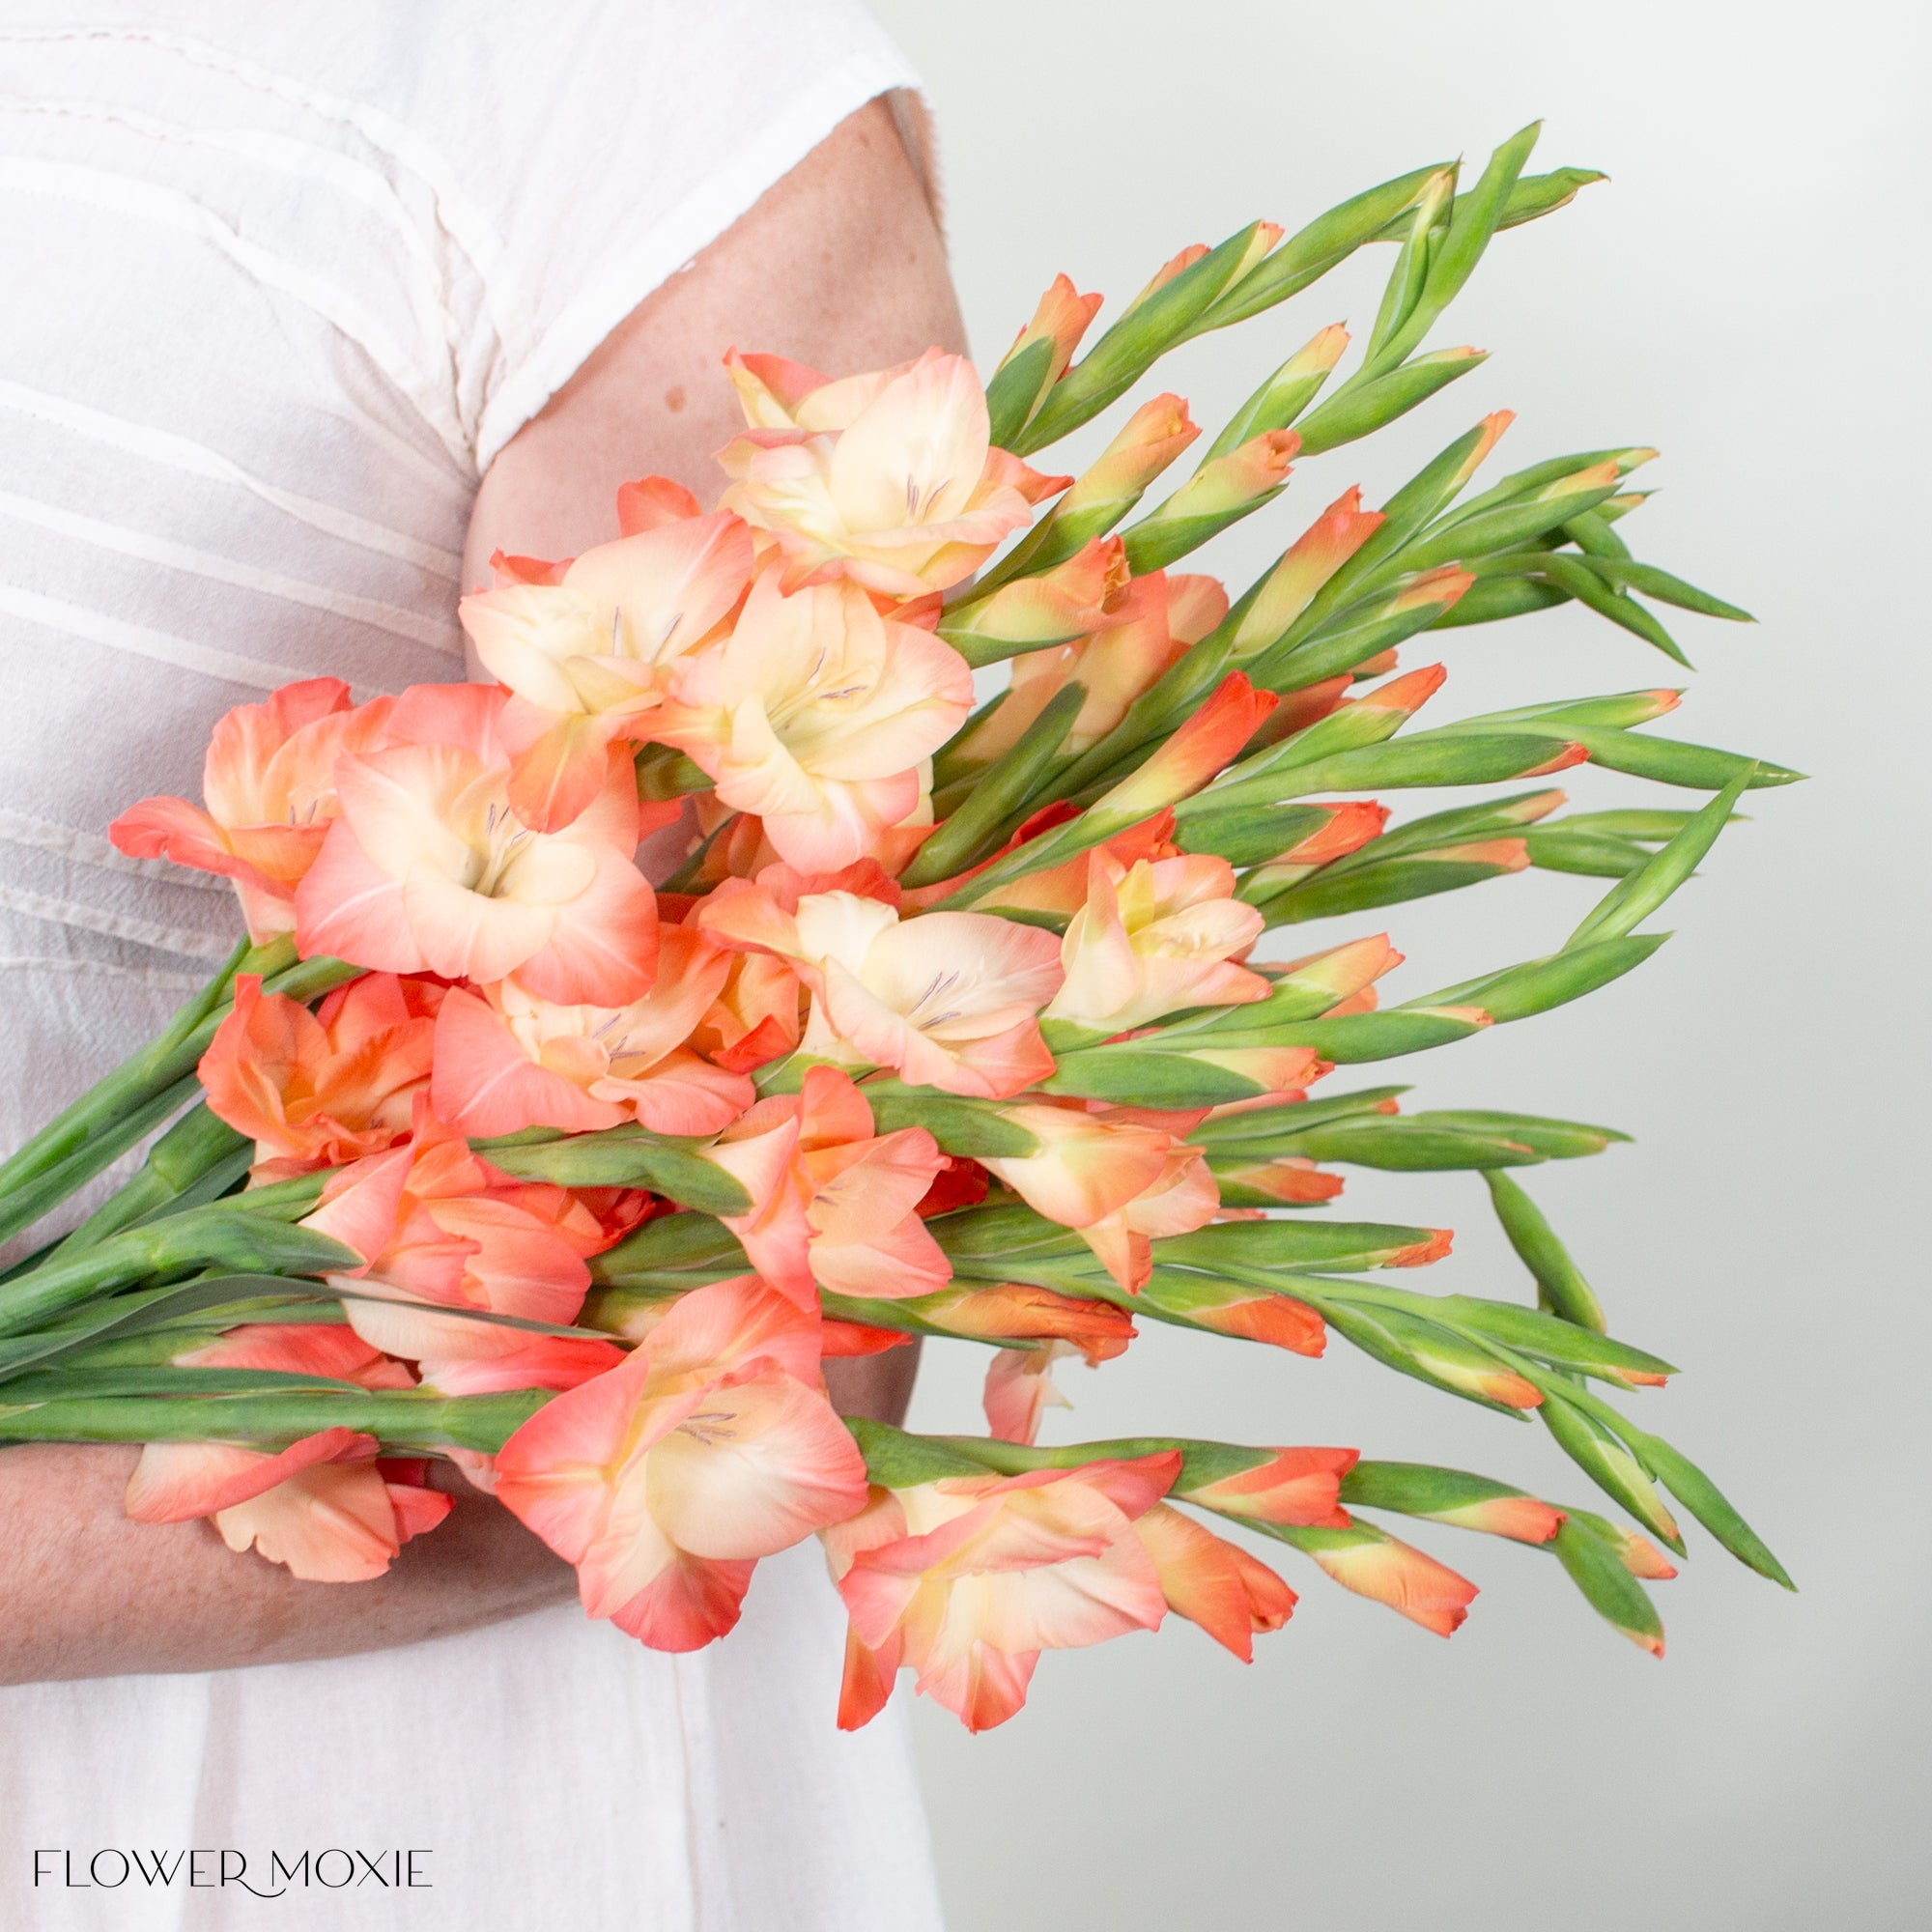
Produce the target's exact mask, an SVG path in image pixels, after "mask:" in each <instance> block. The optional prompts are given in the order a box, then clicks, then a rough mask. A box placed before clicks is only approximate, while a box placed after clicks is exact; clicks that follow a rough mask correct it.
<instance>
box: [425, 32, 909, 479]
mask: <svg viewBox="0 0 1932 1932" xmlns="http://www.w3.org/2000/svg"><path fill="white" fill-rule="evenodd" d="M478 14H480V15H482V16H483V17H485V18H490V17H494V18H495V20H496V21H497V22H498V23H500V25H501V26H502V28H503V31H501V32H497V33H490V34H488V35H487V39H486V40H483V41H481V42H479V40H477V39H471V40H470V41H469V44H468V45H467V46H466V47H465V48H464V49H463V52H462V54H461V56H460V57H459V58H458V60H457V61H456V62H455V63H453V65H454V66H455V68H456V69H457V70H458V71H459V73H460V85H461V88H462V90H463V95H464V99H463V102H462V121H463V140H462V144H461V145H462V147H463V149H464V162H465V166H464V172H465V174H466V175H467V176H468V177H469V184H470V187H471V191H472V193H473V194H474V195H475V197H476V199H477V200H478V201H480V203H481V204H482V206H483V209H484V210H485V211H487V214H488V216H489V225H490V227H491V228H492V229H494V231H495V237H496V241H497V245H496V248H495V250H494V253H493V259H491V260H490V261H488V262H487V263H485V264H479V265H478V266H479V267H480V268H481V270H482V296H483V301H482V307H481V312H480V313H479V314H478V315H477V317H476V322H475V327H474V328H473V329H472V330H471V331H469V341H468V342H467V343H459V344H458V345H456V347H457V378H458V388H459V399H458V407H459V412H460V413H461V414H462V415H464V416H465V417H467V418H468V422H469V425H470V433H471V436H472V438H473V442H474V448H475V464H476V469H477V473H478V474H481V472H482V471H483V470H485V469H488V468H489V465H490V462H491V460H492V459H493V458H494V457H495V456H496V454H497V451H498V450H499V449H501V448H502V447H503V445H504V444H505V443H506V442H507V441H509V440H510V438H511V437H513V436H514V435H515V434H516V433H517V431H518V430H519V429H521V428H522V427H523V425H524V424H525V423H526V422H527V421H528V420H529V419H530V418H531V417H532V416H533V415H535V414H536V413H537V412H538V411H540V410H541V409H542V408H543V406H544V404H545V403H546V402H547V401H548V400H549V399H550V398H551V397H552V396H553V395H554V394H555V392H556V391H557V390H558V389H559V388H561V387H562V386H563V384H565V383H566V382H568V381H569V379H570V377H571V376H572V375H573V374H574V373H575V372H576V370H577V369H578V368H579V367H580V366H581V365H582V362H583V360H584V358H585V357H586V356H588V355H590V353H591V352H592V351H593V350H594V349H595V348H596V347H597V346H598V344H599V343H601V342H602V341H603V340H604V338H605V337H606V336H607V335H609V334H610V332H611V329H613V328H614V327H616V326H617V324H618V323H620V322H621V321H622V320H623V319H624V317H625V316H627V315H628V314H630V312H631V311H632V310H633V309H634V308H636V307H637V305H638V304H639V302H640V301H641V300H642V299H643V298H645V297H646V296H648V295H649V294H650V293H651V291H652V290H654V289H656V288H658V287H660V286H661V285H662V284H663V283H665V282H666V281H668V280H669V278H670V277H671V276H672V275H674V274H676V273H677V271H678V270H680V269H681V268H683V267H684V266H685V265H686V264H687V263H689V262H690V261H691V260H692V258H693V257H694V256H696V254H697V253H698V251H699V250H700V249H702V248H703V247H704V246H705V244H706V243H707V242H709V241H713V240H715V239H716V238H717V237H718V236H719V235H721V234H723V233H724V231H725V229H726V228H728V227H729V226H730V225H731V223H732V222H733V221H735V220H736V219H737V218H738V216H739V215H741V214H743V213H745V211H746V210H747V209H749V208H750V207H751V206H752V204H753V202H754V201H756V200H757V198H758V197H759V195H761V194H762V193H763V192H764V191H765V189H766V188H768V187H770V186H771V185H772V184H773V183H774V182H776V181H778V180H780V179H781V177H782V176H784V175H785V174H787V173H789V172H790V170H791V169H792V168H793V167H795V166H796V165H797V164H798V162H799V161H801V160H803V159H804V157H805V156H807V155H808V154H809V153H810V151H811V150H812V149H813V148H814V147H816V146H817V145H818V143H819V142H820V141H822V140H824V139H825V137H826V136H827V135H828V134H830V133H831V132H832V130H833V129H834V128H837V127H838V124H839V123H840V122H841V121H842V120H844V119H845V118H846V116H847V115H849V114H851V113H853V112H854V111H855V110H856V109H858V108H860V107H862V106H864V105H865V104H866V102H867V101H868V100H871V99H875V98H877V97H878V96H880V95H885V94H890V95H893V96H894V97H895V107H896V108H897V110H898V113H899V118H900V125H901V128H902V130H908V129H910V130H912V131H913V132H914V133H915V140H914V143H913V148H914V159H915V163H916V165H921V166H922V167H923V161H924V156H923V153H921V152H919V151H918V150H919V147H920V140H919V138H918V137H919V136H921V135H923V108H922V107H921V106H920V104H919V103H918V101H917V99H916V98H915V97H914V96H913V95H912V94H911V92H910V90H913V89H916V88H917V86H918V80H917V77H916V75H915V74H914V72H913V70H912V68H911V66H910V65H909V64H908V62H907V61H906V59H905V56H904V55H903V54H901V53H900V52H899V50H898V48H897V47H896V46H895V44H894V43H893V42H892V41H891V40H890V39H889V38H888V37H887V36H886V34H885V33H884V31H883V30H882V29H881V28H880V27H879V26H878V25H877V23H876V22H875V21H874V20H873V19H872V18H871V16H870V15H869V14H867V12H866V11H865V10H864V8H863V7H862V6H860V5H859V4H858V0H562V4H555V0H554V4H552V5H550V6H547V7H544V8H542V9H536V8H530V7H528V6H527V5H526V4H522V5H519V6H517V7H516V8H515V9H514V11H512V10H510V9H506V8H497V7H492V6H486V7H484V8H482V9H479V10H478ZM470 17H471V18H472V20H474V19H476V18H477V15H475V14H472V15H471V16H470ZM449 78H450V80H451V82H452V83H456V82H457V81H458V74H451V75H450V76H449Z"/></svg>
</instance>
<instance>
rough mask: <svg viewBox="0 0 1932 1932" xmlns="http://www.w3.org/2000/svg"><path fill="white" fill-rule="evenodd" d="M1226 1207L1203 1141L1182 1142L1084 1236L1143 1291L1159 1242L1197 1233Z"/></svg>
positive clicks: (1118, 1276) (1116, 1274)
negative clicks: (1199, 1143)
mask: <svg viewBox="0 0 1932 1932" xmlns="http://www.w3.org/2000/svg"><path fill="white" fill-rule="evenodd" d="M1220 1211H1221V1193H1220V1189H1219V1188H1217V1187H1216V1186H1215V1184H1214V1176H1213V1174H1212V1173H1211V1171H1210V1170H1209V1168H1208V1156H1207V1154H1206V1153H1205V1152H1204V1151H1203V1150H1201V1149H1200V1148H1197V1147H1186V1146H1183V1145H1182V1144H1181V1143H1179V1142H1176V1143H1175V1144H1174V1145H1173V1146H1171V1147H1170V1148H1169V1149H1168V1151H1167V1158H1166V1159H1165V1160H1164V1161H1163V1162H1162V1163H1161V1170H1160V1172H1159V1174H1157V1175H1156V1176H1155V1177H1154V1178H1153V1179H1152V1180H1151V1181H1150V1182H1149V1183H1148V1184H1147V1186H1145V1187H1144V1188H1142V1189H1141V1191H1140V1192H1139V1193H1138V1194H1136V1195H1135V1196H1134V1197H1133V1199H1132V1200H1131V1201H1126V1202H1123V1203H1122V1205H1121V1206H1120V1207H1119V1208H1115V1209H1114V1210H1113V1212H1112V1213H1110V1214H1106V1215H1103V1216H1102V1217H1101V1218H1100V1219H1099V1220H1097V1221H1090V1222H1089V1223H1088V1224H1087V1225H1086V1226H1085V1227H1084V1228H1082V1229H1080V1230H1079V1235H1080V1238H1081V1239H1082V1240H1083V1241H1085V1242H1086V1243H1087V1245H1088V1246H1089V1247H1090V1248H1092V1249H1093V1250H1094V1254H1095V1255H1096V1256H1098V1257H1099V1260H1100V1263H1101V1264H1102V1265H1103V1266H1104V1267H1105V1268H1106V1270H1107V1272H1108V1273H1109V1274H1110V1275H1111V1276H1112V1277H1113V1278H1114V1280H1115V1282H1116V1283H1118V1284H1119V1285H1120V1286H1121V1287H1122V1288H1123V1289H1125V1290H1126V1291H1127V1293H1129V1294H1138V1293H1140V1291H1141V1290H1142V1289H1144V1288H1145V1287H1146V1286H1147V1285H1148V1281H1149V1279H1150V1277H1151V1275H1152V1273H1153V1245H1152V1244H1153V1243H1154V1242H1155V1241H1157V1240H1160V1239H1162V1238H1164V1237H1165V1236H1169V1235H1191V1234H1192V1233H1193V1232H1194V1230H1195V1229H1196V1228H1205V1227H1206V1226H1207V1225H1208V1222H1209V1221H1211V1220H1213V1218H1214V1217H1215V1215H1217V1214H1218V1213H1219V1212H1220Z"/></svg>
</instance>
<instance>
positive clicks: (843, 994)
mask: <svg viewBox="0 0 1932 1932" xmlns="http://www.w3.org/2000/svg"><path fill="white" fill-rule="evenodd" d="M776 869H777V868H774V873H766V874H764V875H762V876H761V877H760V879H759V881H758V883H757V884H756V885H737V886H735V888H734V886H733V884H732V883H731V882H728V881H727V882H726V884H725V885H724V886H721V887H720V888H719V889H718V891H717V892H716V893H714V894H713V895H712V896H711V898H710V899H709V900H708V901H707V903H706V904H705V907H704V910H703V911H702V912H701V913H700V914H699V915H698V917H699V922H700V923H701V924H702V925H703V927H704V928H705V930H706V931H708V932H711V933H713V934H715V935H716V936H717V937H718V938H719V939H720V940H722V941H723V942H724V943H725V945H727V946H742V947H746V948H755V949H757V950H759V951H761V952H771V953H774V954H776V955H777V956H779V957H780V958H782V959H786V960H788V961H790V962H791V964H792V965H793V967H794V968H795V970H796V971H797V973H798V975H799V977H800V978H801V979H802V980H804V981H805V983H806V985H807V986H809V987H810V990H811V1011H810V1017H809V1019H808V1021H807V1025H806V1031H805V1038H804V1041H803V1044H804V1047H805V1049H806V1050H807V1051H808V1052H810V1053H814V1054H817V1055H819V1056H820V1057H821V1058H824V1059H827V1060H839V1061H843V1062H845V1063H846V1064H847V1065H870V1066H890V1067H892V1068H894V1069H895V1071H896V1072H898V1073H899V1074H901V1075H902V1076H903V1077H904V1078H905V1079H907V1080H908V1081H911V1082H913V1083H914V1084H916V1085H918V1086H922V1087H937V1088H938V1089H940V1090H941V1092H943V1093H947V1094H974V1095H977V1096H979V1097H980V1098H982V1099H1001V1098H1004V1097H1006V1096H1007V1095H1009V1094H1019V1093H1023V1092H1024V1091H1025V1090H1026V1089H1027V1088H1028V1087H1031V1086H1033V1085H1034V1084H1035V1083H1036V1082H1037V1081H1040V1080H1044V1079H1045V1078H1046V1077H1047V1076H1048V1075H1049V1074H1050V1073H1051V1072H1052V1071H1053V1057H1052V1055H1051V1054H1049V1053H1048V1052H1047V1050H1046V1048H1045V1046H1044V1044H1043V1043H1042V1042H1041V1040H1040V1037H1039V1026H1038V1022H1037V1020H1036V1018H1035V1015H1036V1014H1037V1012H1038V1010H1039V1009H1040V1008H1041V1007H1042V1006H1043V1005H1045V1003H1046V1002H1047V1001H1048V1000H1049V999H1051V998H1052V997H1053V995H1054V993H1055V992H1056V991H1058V989H1059V986H1060V980H1061V968H1060V942H1059V941H1058V940H1057V939H1056V938H1055V937H1054V935H1053V934H1052V933H1050V932H1043V931H1041V930H1040V929H1039V928H1038V927H1037V926H1030V925H1021V924H1019V923H1016V922H1014V921H1011V920H1004V919H994V918H991V917H989V916H988V915H986V914H983V913H968V912H934V913H925V914H923V915H922V916H921V917H919V918H918V919H912V920H906V921H903V922H902V921H901V920H900V919H899V916H898V913H897V911H896V909H895V907H893V906H891V905H888V904H885V903H884V902H882V901H881V900H878V899H873V898H862V897H860V896H859V895H857V894H856V893H850V892H828V893H809V894H805V895H800V896H794V895H795V894H796V892H797V886H798V884H799V883H800V882H799V881H798V880H797V879H796V878H795V877H793V878H791V879H789V880H787V879H783V878H780V877H776V876H775V873H776Z"/></svg>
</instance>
